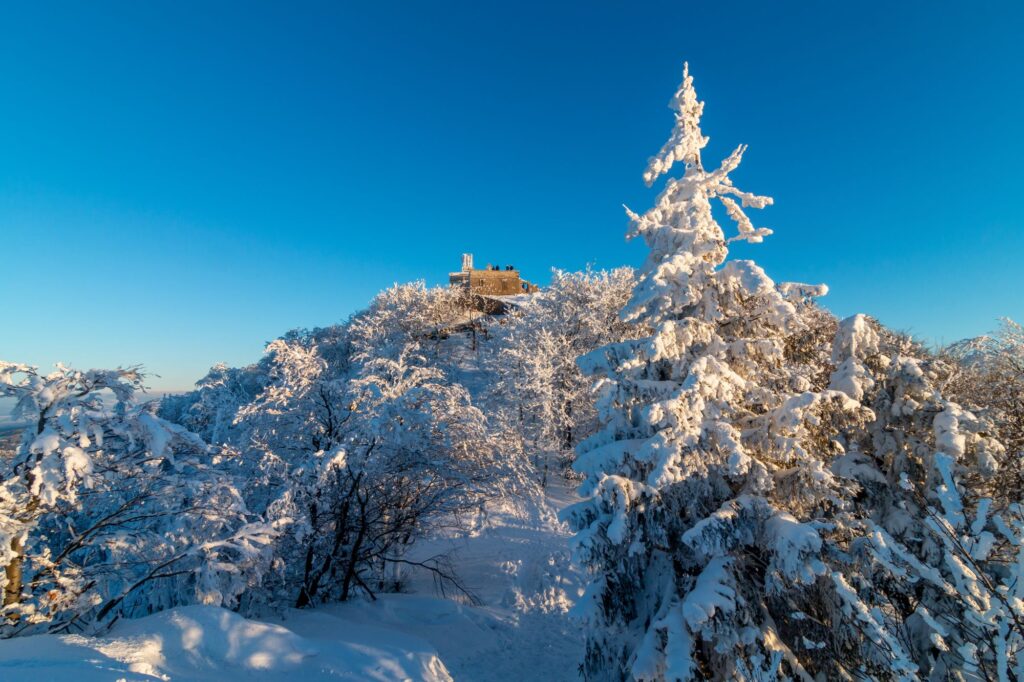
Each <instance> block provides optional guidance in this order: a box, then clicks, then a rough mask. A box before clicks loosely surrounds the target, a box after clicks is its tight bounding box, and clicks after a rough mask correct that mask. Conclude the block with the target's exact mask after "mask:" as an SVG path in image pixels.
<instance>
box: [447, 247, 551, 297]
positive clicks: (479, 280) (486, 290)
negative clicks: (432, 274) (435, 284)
mask: <svg viewBox="0 0 1024 682" xmlns="http://www.w3.org/2000/svg"><path fill="white" fill-rule="evenodd" d="M448 283H449V284H450V285H451V286H453V287H462V288H463V289H465V290H466V293H469V294H475V295H478V296H518V295H520V294H531V293H533V292H534V291H536V290H537V287H536V285H534V284H531V283H530V282H527V281H526V280H524V279H523V278H522V277H520V276H519V271H518V270H516V269H515V268H514V267H512V266H511V265H506V266H505V267H501V266H500V265H490V264H488V265H487V267H486V268H483V269H477V268H474V267H473V254H471V253H464V254H462V269H461V270H459V271H458V272H452V273H450V274H449V275H448Z"/></svg>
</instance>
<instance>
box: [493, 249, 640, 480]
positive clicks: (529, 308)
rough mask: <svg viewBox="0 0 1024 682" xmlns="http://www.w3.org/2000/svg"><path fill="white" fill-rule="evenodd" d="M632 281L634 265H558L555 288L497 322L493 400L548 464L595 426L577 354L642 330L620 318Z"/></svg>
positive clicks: (567, 458) (568, 453)
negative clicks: (574, 268)
mask: <svg viewBox="0 0 1024 682" xmlns="http://www.w3.org/2000/svg"><path fill="white" fill-rule="evenodd" d="M633 283H634V277H633V271H632V270H631V269H629V268H619V269H616V270H612V271H600V272H595V271H592V270H586V271H584V272H575V273H568V272H562V271H558V270H556V271H555V272H554V277H553V278H552V282H551V284H550V285H548V286H546V287H544V288H543V289H541V290H539V291H538V292H536V293H535V294H533V295H532V296H531V297H530V298H529V299H528V300H526V301H524V302H522V303H521V304H520V305H519V307H518V308H517V309H516V310H515V311H514V312H513V313H512V314H511V315H509V316H507V318H505V319H501V320H500V321H499V322H496V323H494V324H492V325H491V328H490V332H491V335H492V336H493V342H492V344H491V345H492V349H491V354H490V358H491V361H492V362H491V365H492V367H493V372H494V374H495V375H496V376H497V377H499V380H498V381H495V382H494V383H493V389H494V390H493V392H492V394H491V396H490V398H491V401H492V402H493V403H494V404H495V406H496V407H497V411H499V412H501V416H500V417H499V418H503V419H504V420H505V423H506V424H507V425H508V428H509V429H510V430H511V431H513V432H514V433H516V434H517V435H518V436H519V438H520V447H521V448H522V449H523V450H524V451H526V452H528V453H531V455H532V456H533V458H534V459H535V461H538V465H539V466H540V467H541V468H542V469H543V468H544V467H545V466H546V464H547V463H546V459H545V458H544V457H543V456H544V455H546V454H548V453H554V454H556V455H557V456H558V460H559V464H561V465H562V466H564V465H566V464H568V463H570V462H571V459H572V454H573V451H574V448H575V447H576V445H577V444H578V443H579V442H580V441H581V440H582V439H584V438H586V437H587V436H589V435H590V434H591V433H592V432H593V431H594V429H595V428H596V426H597V424H596V422H597V419H596V413H595V411H594V407H593V401H592V400H591V398H590V381H589V379H587V378H586V377H584V376H583V374H582V373H581V372H580V370H579V368H578V367H577V366H576V362H575V359H576V358H577V357H579V356H580V355H583V354H585V353H588V352H590V351H591V350H593V349H595V348H598V347H599V346H602V345H604V344H607V343H614V342H617V341H622V340H624V339H625V338H627V337H631V336H636V335H637V334H638V330H637V328H636V327H635V326H634V325H630V324H625V323H623V322H622V321H621V320H620V319H619V316H618V312H619V310H620V309H621V308H622V306H623V305H625V303H626V301H627V300H628V298H629V293H630V290H631V289H632V287H633Z"/></svg>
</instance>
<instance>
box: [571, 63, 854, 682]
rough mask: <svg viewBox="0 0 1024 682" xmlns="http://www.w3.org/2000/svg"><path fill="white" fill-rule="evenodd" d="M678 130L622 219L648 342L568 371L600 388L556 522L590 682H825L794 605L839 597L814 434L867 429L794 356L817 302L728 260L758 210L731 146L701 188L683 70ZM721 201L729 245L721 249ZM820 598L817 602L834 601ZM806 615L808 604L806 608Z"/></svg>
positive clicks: (822, 664)
mask: <svg viewBox="0 0 1024 682" xmlns="http://www.w3.org/2000/svg"><path fill="white" fill-rule="evenodd" d="M672 107H673V109H674V110H675V112H676V123H675V128H674V130H673V132H672V135H671V138H670V139H669V141H668V143H667V144H666V145H665V146H664V147H663V148H662V150H661V151H660V152H659V153H658V154H657V155H656V156H655V157H654V158H652V159H651V161H650V163H649V165H648V168H647V170H646V172H645V173H644V180H645V181H646V182H647V184H648V185H651V184H652V183H653V182H654V181H655V180H657V179H658V178H659V177H660V176H661V175H662V174H665V173H667V172H668V171H669V170H671V169H672V168H673V166H674V165H675V164H676V163H677V162H682V163H683V165H684V168H685V171H684V173H683V175H682V177H681V178H670V179H669V180H668V181H667V182H666V184H665V187H664V189H663V190H662V191H661V193H660V195H659V196H658V198H657V200H656V202H655V205H654V207H653V208H651V209H650V210H648V211H647V212H646V213H644V214H642V215H638V214H636V213H633V212H632V211H628V209H627V212H628V215H629V217H630V220H631V223H632V229H631V232H630V237H642V238H643V239H644V241H645V242H646V243H647V245H648V247H649V248H650V254H649V256H648V258H647V260H646V262H645V264H644V266H643V268H642V270H641V273H640V279H639V282H638V284H637V285H636V287H635V289H634V292H633V295H632V298H631V300H630V301H629V303H628V304H627V305H626V307H625V308H624V310H623V311H622V317H623V319H624V320H627V321H633V322H635V323H637V324H642V325H645V326H647V327H649V328H651V329H653V330H654V333H653V334H652V335H651V336H648V337H646V338H643V339H640V340H638V341H627V342H624V343H617V344H611V345H608V346H605V347H603V348H601V349H598V350H596V351H594V352H592V353H589V354H588V355H585V356H583V357H582V358H580V360H579V364H580V367H581V369H582V370H583V371H584V372H585V373H587V374H589V375H591V376H592V377H594V378H595V380H596V387H597V394H598V397H597V407H598V413H599V415H600V417H601V419H602V421H603V428H602V430H601V431H599V432H598V433H597V434H596V435H594V436H592V437H591V438H589V439H588V440H587V441H585V442H584V443H582V444H581V445H580V447H579V448H578V458H577V461H576V464H575V468H576V469H577V470H578V471H580V472H581V473H583V474H584V475H585V476H586V480H585V482H584V484H583V485H582V487H581V493H582V494H583V495H584V497H585V498H587V499H585V500H584V501H583V502H581V503H579V504H578V505H576V506H575V507H573V508H570V509H569V510H568V512H567V516H568V518H569V519H570V521H571V522H572V524H573V526H574V527H575V529H576V530H577V536H576V538H575V550H576V556H577V560H578V561H579V563H580V564H582V565H583V566H584V567H585V568H586V569H587V570H588V572H589V574H590V586H589V589H588V592H587V594H586V595H585V596H584V598H583V599H582V600H581V604H580V607H579V609H580V611H579V613H580V615H581V616H582V617H583V618H584V619H585V621H586V622H587V623H588V625H589V636H588V645H587V652H586V656H585V659H584V663H583V671H584V674H585V675H586V676H587V677H588V678H590V679H626V678H629V679H640V680H655V679H684V680H685V679H704V678H718V679H774V678H776V677H777V676H779V675H793V676H805V675H813V674H815V673H816V672H819V671H826V673H827V672H828V671H829V670H830V668H829V667H828V663H827V662H826V661H823V660H818V659H823V658H826V657H827V656H828V653H827V649H826V644H825V643H824V642H819V641H813V640H808V639H806V638H803V637H802V635H801V634H800V633H802V632H806V631H807V629H806V628H802V627H801V621H802V620H803V619H807V618H811V617H815V618H819V619H820V618H827V617H828V614H812V615H808V613H807V612H806V611H808V610H809V609H804V607H802V606H801V603H802V598H801V595H802V594H807V593H809V592H812V591H815V590H826V591H828V590H830V589H831V590H832V591H834V590H835V588H834V585H833V582H832V581H831V579H830V569H829V567H828V565H827V564H826V563H825V562H824V561H823V560H822V557H823V556H824V555H825V554H826V552H825V550H824V549H823V543H825V542H827V539H826V537H825V535H826V533H825V531H827V530H828V529H829V528H831V526H829V522H828V520H829V519H831V518H833V516H835V514H836V513H837V512H838V511H839V510H841V509H843V508H844V503H843V499H844V496H845V495H846V494H847V493H848V489H847V488H846V487H845V486H846V484H845V482H844V481H842V480H840V479H838V478H837V477H835V476H834V475H833V474H832V472H831V471H830V470H829V468H828V466H827V462H828V460H830V459H831V458H832V457H833V456H835V455H836V454H838V453H839V452H841V451H842V445H841V443H839V442H836V440H835V439H834V438H833V437H832V436H831V435H830V434H831V433H832V430H831V429H829V428H826V427H827V426H828V425H830V424H832V423H834V422H847V421H852V422H863V421H864V420H865V419H867V418H869V416H870V413H869V411H868V410H866V408H864V407H862V406H861V405H860V404H859V403H857V402H856V401H855V400H853V399H851V398H850V397H849V396H847V395H846V394H845V393H843V392H841V391H837V390H831V389H830V388H829V387H828V386H827V385H826V384H827V377H825V378H822V377H821V376H820V374H821V373H820V372H817V373H815V372H811V371H807V370H806V368H805V365H804V364H802V363H801V362H800V361H798V360H797V359H794V358H791V357H789V356H788V354H789V353H791V352H792V351H791V349H790V346H792V345H793V344H787V339H792V338H794V336H795V335H799V334H802V333H803V332H805V331H806V323H805V321H804V318H803V316H802V314H801V312H800V311H801V308H802V306H803V304H804V303H805V301H806V298H807V297H808V296H814V295H820V294H822V293H824V292H825V288H824V287H808V286H806V285H792V284H788V285H776V284H775V283H774V282H773V281H772V280H771V279H769V278H768V276H767V275H766V274H765V272H764V271H763V270H762V269H761V268H760V267H759V266H757V265H756V264H755V263H754V262H752V261H747V260H734V261H729V262H727V261H726V257H727V254H728V244H729V243H730V242H732V241H736V240H744V241H747V242H750V243H757V242H760V241H762V239H763V237H765V236H767V235H769V234H771V230H768V229H767V228H756V227H755V226H754V225H753V223H752V222H751V220H750V219H749V218H748V216H747V214H746V213H745V211H744V209H746V208H763V207H765V206H767V205H769V204H770V203H771V199H770V198H768V197H764V196H758V195H755V194H750V193H747V192H743V191H741V190H739V189H738V188H736V187H735V186H734V185H733V183H732V181H731V179H730V177H729V174H730V173H731V172H732V171H733V170H735V169H736V168H737V166H738V165H739V163H740V159H741V157H742V155H743V152H744V150H745V148H744V147H742V146H741V147H738V148H737V149H736V150H735V151H734V152H733V153H732V154H731V155H729V157H728V158H726V159H725V161H723V162H722V163H721V165H720V166H719V167H718V168H715V169H713V170H707V169H705V167H704V165H703V163H702V161H701V150H702V149H703V148H704V146H705V145H706V144H707V142H708V138H707V137H705V136H704V135H703V134H702V133H701V130H700V125H699V124H700V117H701V114H702V111H703V103H702V102H700V101H699V100H698V99H697V94H696V92H695V91H694V88H693V80H692V78H691V77H690V75H689V73H688V70H684V74H683V82H682V85H681V87H680V88H679V91H678V92H677V93H676V95H675V98H674V99H673V102H672ZM713 200H718V201H720V202H721V203H722V205H723V206H724V209H725V212H726V213H727V214H728V215H729V217H730V218H731V219H732V220H733V221H735V223H736V225H737V228H738V233H737V234H736V235H735V236H732V237H729V238H727V237H726V235H725V233H724V232H723V230H722V228H721V226H720V225H719V224H718V222H717V221H716V220H715V217H714V215H713V213H712V201H713ZM830 586H831V587H830ZM806 601H808V602H813V601H816V602H818V603H820V602H821V601H822V600H821V599H820V598H818V599H816V600H812V599H810V598H809V597H808V598H807V600H806Z"/></svg>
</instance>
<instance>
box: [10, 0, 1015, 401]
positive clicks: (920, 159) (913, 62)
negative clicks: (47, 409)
mask: <svg viewBox="0 0 1024 682" xmlns="http://www.w3.org/2000/svg"><path fill="white" fill-rule="evenodd" d="M1022 26H1024V3H1020V2H1005V3H999V4H996V3H987V2H979V3H967V2H958V3H952V2H902V3H881V2H876V3H818V2H813V3H811V2H808V3H789V2H781V3H777V2H758V3H724V2H723V3H709V2H679V1H677V2H671V3H636V2H629V3H627V2H596V3H595V2H578V3H553V2H540V3H531V2H516V3H492V2H483V3H481V2H459V3H455V2H445V1H439V2H433V1H432V2H420V1H412V0H410V1H409V2H406V3H401V4H400V3H391V2H362V3H348V2H328V3H322V4H317V3H312V2H299V3H284V2H281V3H276V4H263V3H251V2H245V3H241V2H240V3H236V4H229V3H217V2H201V3H199V2H197V3H191V2H173V3H171V2H134V1H133V2H125V3H105V2H100V3H81V2H78V3H69V4H67V5H57V4H50V3H46V2H38V3H35V2H33V3H17V4H10V5H8V6H7V7H6V8H5V10H4V16H3V20H2V21H0V111H2V112H3V118H2V124H0V254H2V261H0V262H2V263H3V269H2V279H0V282H2V283H0V300H2V302H3V311H2V317H0V357H3V358H5V359H10V360H19V361H27V362H31V363H34V364H39V365H49V364H51V363H52V362H53V361H56V360H63V361H65V362H68V363H73V364H75V365H79V366H114V365H117V364H127V363H143V364H145V366H146V367H147V368H148V369H149V370H150V371H152V372H155V373H157V374H160V375H162V376H161V378H154V379H152V381H151V383H152V385H153V386H154V387H156V388H160V389H180V388H185V387H188V386H190V385H191V383H192V382H193V381H195V380H196V379H197V378H199V377H200V376H201V375H202V374H203V373H204V371H205V368H207V367H208V366H209V365H210V364H212V363H214V362H217V361H226V362H229V363H231V364H242V363H247V362H251V361H253V360H255V359H257V358H258V357H259V355H260V353H261V351H262V347H263V343H264V342H265V341H268V340H270V339H272V338H274V337H276V336H277V335H279V334H281V333H283V332H285V331H286V330H288V329H290V328H293V327H301V326H318V325H327V324H331V323H333V322H337V321H340V320H343V319H344V318H345V317H347V316H348V314H350V313H351V312H352V311H354V310H356V309H358V308H360V307H362V306H364V305H365V303H366V302H367V301H368V300H369V299H370V297H371V296H372V295H373V294H374V293H375V292H376V291H378V290H379V289H381V288H382V287H384V286H387V285H389V284H391V283H392V282H395V281H408V280H412V279H417V278H425V279H427V281H428V282H430V283H439V282H442V281H443V280H444V279H445V277H446V273H447V272H448V271H449V270H450V269H453V268H455V267H456V266H457V264H458V258H459V254H460V253H461V252H462V251H472V252H474V253H475V254H476V256H477V260H478V262H485V261H500V262H501V263H503V264H504V263H513V264H515V265H517V266H519V267H520V268H521V269H522V270H523V271H524V273H525V275H526V276H528V277H530V278H532V279H535V280H540V281H547V279H548V277H549V274H548V273H549V269H550V267H552V266H557V267H561V268H568V269H576V268H582V267H584V266H585V264H587V263H594V264H596V265H597V266H598V267H612V266H616V265H620V264H633V265H638V264H639V263H640V262H641V260H642V256H643V248H642V246H641V245H639V244H630V245H627V244H625V243H624V241H623V234H624V230H625V227H626V225H625V218H624V216H623V212H622V208H621V204H623V203H627V204H629V205H630V206H632V207H634V208H636V209H644V208H646V207H647V206H648V205H649V204H650V202H651V200H652V199H653V196H654V193H653V191H650V190H647V189H645V188H644V187H643V184H642V182H641V178H640V175H641V172H642V171H643V168H644V163H645V160H646V159H647V157H648V156H649V155H651V154H653V153H654V152H655V151H657V150H658V148H659V147H660V146H661V144H662V142H663V141H664V140H665V139H666V137H667V135H668V133H669V130H670V128H671V123H672V118H671V112H670V111H669V110H668V109H667V108H666V104H667V102H668V100H669V98H670V96H671V95H672V93H673V91H674V89H675V87H676V85H677V84H678V81H679V77H680V72H681V67H682V62H683V60H684V59H685V60H689V62H690V65H691V70H692V72H693V74H694V75H695V78H696V84H697V90H698V93H699V94H700V96H701V98H702V99H704V100H705V101H706V103H707V106H706V108H705V116H704V131H705V133H707V134H709V135H710V136H711V144H710V145H709V147H708V149H707V150H706V159H707V160H708V161H712V160H714V161H717V159H719V158H721V157H722V156H723V155H725V154H727V153H728V152H729V151H730V150H731V149H732V147H733V146H735V145H736V144H739V143H747V144H749V145H750V149H749V151H748V153H747V156H746V159H745V161H744V165H743V166H742V167H741V168H740V170H739V171H738V173H737V174H736V180H737V184H740V185H741V186H742V187H744V188H745V189H748V190H751V191H756V192H759V193H765V194H769V195H771V196H774V197H775V200H776V205H775V206H774V207H772V208H769V209H767V210H766V211H764V212H762V213H761V215H760V216H759V217H760V218H761V220H760V221H759V224H765V225H768V226H770V227H772V228H774V229H775V230H776V234H775V235H774V236H773V237H771V238H769V239H768V240H766V241H765V243H764V244H762V245H759V246H745V247H744V248H742V249H741V250H739V251H738V255H741V256H744V257H753V258H756V259H757V260H758V262H760V263H761V264H762V265H763V266H765V267H766V269H767V270H768V272H769V274H770V275H772V276H773V277H774V278H775V279H777V280H800V281H809V282H826V283H828V284H829V285H830V286H831V287H832V293H831V294H830V295H829V297H828V298H827V299H826V303H827V304H828V305H829V306H830V307H831V308H832V309H833V310H834V311H835V312H836V313H838V314H840V315H847V314H851V313H853V312H867V313H869V314H872V315H875V316H877V317H879V318H880V319H881V320H882V321H883V322H885V323H887V324H889V325H892V326H894V327H898V328H902V329H906V330H910V331H912V332H914V333H916V334H918V335H920V336H922V337H924V338H927V339H930V340H933V341H952V340H955V339H958V338H961V337H964V336H969V335H975V334H979V333H982V332H984V331H986V330H988V329H991V328H993V327H994V326H995V325H996V318H997V317H998V316H1000V315H1009V316H1012V317H1016V318H1018V319H1019V318H1024V293H1022V292H1024V267H1022V264H1021V261H1022V258H1024V231H1022V228H1024V208H1022V194H1021V186H1022V181H1024V171H1022V170H1021V167H1022V166H1021V164H1022V158H1024V136H1022V133H1021V121H1022V120H1024V78H1022V76H1021V74H1022V73H1024V47H1022V41H1021V38H1020V35H1021V30H1022V28H1021V27H1022Z"/></svg>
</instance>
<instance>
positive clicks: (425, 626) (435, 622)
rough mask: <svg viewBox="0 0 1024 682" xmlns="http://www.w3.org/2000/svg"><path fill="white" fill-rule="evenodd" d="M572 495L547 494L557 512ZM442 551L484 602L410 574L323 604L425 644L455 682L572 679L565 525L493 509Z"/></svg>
mask: <svg viewBox="0 0 1024 682" xmlns="http://www.w3.org/2000/svg"><path fill="white" fill-rule="evenodd" d="M573 499H574V497H573V493H572V492H571V491H569V490H568V489H566V488H558V487H554V488H552V489H551V490H550V491H549V502H550V503H551V505H552V507H554V511H557V510H558V509H560V508H561V507H562V506H564V505H565V504H567V503H568V502H570V501H572V500H573ZM447 548H451V549H453V550H454V551H455V552H456V554H455V556H456V561H455V565H456V568H457V570H458V572H459V575H460V576H461V578H462V579H463V580H464V581H465V583H466V585H467V587H468V588H469V589H470V590H471V591H472V592H473V594H474V595H475V596H476V597H477V598H478V599H479V600H480V601H481V602H482V603H481V604H480V605H478V606H470V605H466V604H463V603H459V602H458V601H454V600H450V599H442V598H438V597H436V596H434V595H433V587H432V584H431V582H430V580H429V579H423V578H421V579H420V580H413V581H412V583H411V588H412V590H413V593H412V594H399V595H383V596H382V597H380V598H379V599H378V601H377V602H376V603H365V602H357V603H348V604H338V605H334V606H329V607H324V608H322V609H319V610H321V611H327V612H329V613H332V614H337V615H338V616H340V617H342V618H344V619H345V620H347V621H352V622H359V623H365V624H366V625H374V626H378V627H383V628H387V629H389V630H395V631H397V632H401V633H403V634H407V635H412V636H415V637H417V638H421V639H423V640H426V641H427V642H430V643H431V644H432V645H433V646H434V647H435V648H436V650H437V652H438V654H439V656H440V658H441V660H442V661H443V662H444V664H445V666H446V667H447V669H448V671H449V672H450V674H451V675H452V677H453V678H454V679H455V680H456V681H462V680H465V681H467V682H489V681H491V680H494V681H498V680H501V681H516V680H523V681H524V682H525V681H529V680H544V681H545V682H561V681H562V680H565V681H573V680H577V679H578V674H577V667H578V665H579V660H580V657H581V654H582V651H583V637H582V633H581V632H580V629H579V626H578V625H576V624H575V623H573V622H572V621H570V620H569V618H568V616H567V615H566V611H567V610H568V608H569V607H571V606H572V603H573V602H574V601H575V599H576V596H577V590H578V588H579V577H578V575H577V574H576V573H575V572H574V571H573V570H572V568H571V566H570V562H569V552H568V531H567V530H566V529H565V528H564V527H560V526H559V525H557V524H554V523H549V522H543V521H523V520H519V519H515V518H509V517H506V516H500V515H499V516H496V517H492V519H491V525H490V527H489V528H488V529H487V530H485V531H484V532H482V533H481V534H479V535H477V536H475V537H472V538H465V539H460V540H457V541H453V542H451V543H449V544H448V546H447ZM435 549H436V548H435V547H431V548H430V550H431V551H433V550H435ZM285 624H286V623H285Z"/></svg>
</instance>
